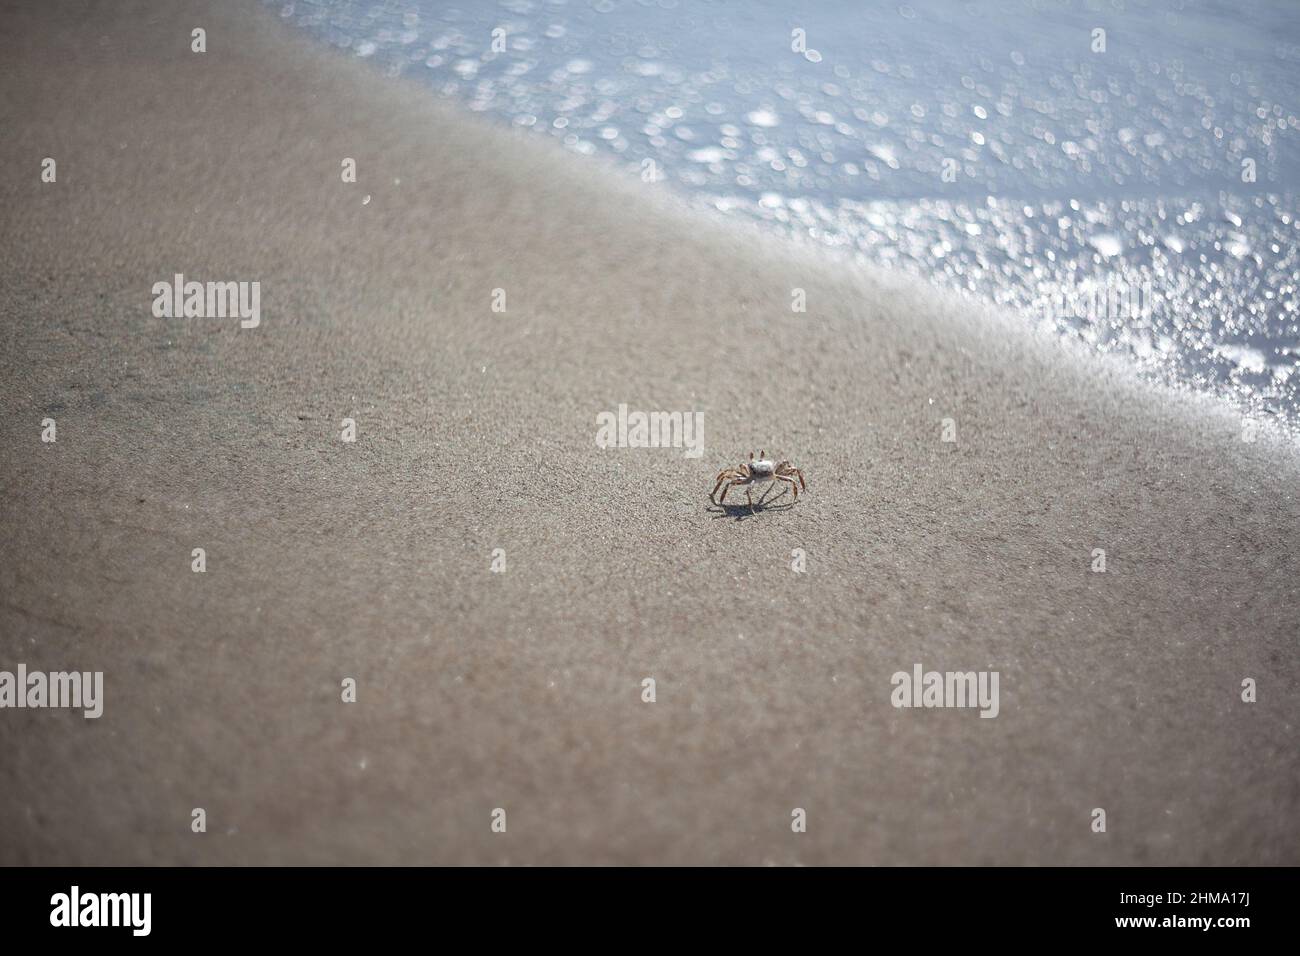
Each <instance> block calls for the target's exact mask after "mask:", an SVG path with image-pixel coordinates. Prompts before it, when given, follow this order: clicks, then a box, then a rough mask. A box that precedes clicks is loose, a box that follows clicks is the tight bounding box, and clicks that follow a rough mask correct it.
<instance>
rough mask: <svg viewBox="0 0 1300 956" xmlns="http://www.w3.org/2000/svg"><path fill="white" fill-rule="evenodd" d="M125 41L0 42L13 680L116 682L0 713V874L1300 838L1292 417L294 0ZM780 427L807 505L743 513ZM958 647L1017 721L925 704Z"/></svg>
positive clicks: (49, 25)
mask: <svg viewBox="0 0 1300 956" xmlns="http://www.w3.org/2000/svg"><path fill="white" fill-rule="evenodd" d="M121 11H125V12H119V10H118V8H114V9H111V10H99V11H94V12H91V13H86V12H85V11H82V10H80V9H78V8H77V7H76V6H75V5H72V4H66V5H65V4H59V3H52V4H50V5H49V6H48V7H47V8H43V9H41V10H40V11H39V12H33V11H31V10H22V11H16V12H15V13H14V14H13V16H14V29H13V30H12V31H11V33H9V34H8V35H6V36H5V37H4V38H0V53H3V58H2V59H0V62H5V63H6V64H7V66H6V70H7V80H8V83H7V85H8V86H9V87H10V88H11V94H10V96H9V97H8V98H7V102H6V104H5V105H4V107H3V110H4V114H5V115H4V117H3V118H4V121H5V122H4V124H3V125H4V126H5V127H6V129H7V130H10V131H11V134H10V135H9V136H7V137H6V139H5V141H4V142H0V156H3V159H4V160H5V162H6V163H7V164H8V166H9V168H10V169H12V170H17V171H21V170H29V171H31V175H19V174H18V173H15V175H14V176H12V177H9V178H8V179H7V180H6V181H4V182H3V183H0V198H3V201H4V203H5V205H6V208H7V209H9V210H11V214H10V216H9V217H8V222H7V225H6V228H5V230H4V234H3V242H4V248H5V257H4V263H3V265H0V270H3V278H4V281H3V284H2V285H3V288H4V289H5V291H4V293H3V294H2V296H0V301H2V302H3V309H4V312H5V316H4V318H5V321H4V322H3V323H0V326H2V329H3V331H0V363H3V369H4V380H5V382H6V388H5V389H4V390H3V405H2V407H0V408H2V411H3V428H4V439H5V447H6V448H7V449H9V456H8V458H9V462H8V467H7V468H6V469H5V470H4V474H3V481H4V495H3V499H4V501H3V505H0V509H2V513H3V520H4V524H5V526H6V528H7V529H8V534H7V535H6V538H7V541H6V549H5V557H4V559H3V561H0V589H2V590H3V592H4V594H5V600H4V602H3V606H2V609H0V633H3V634H4V635H5V636H4V639H3V641H2V642H0V650H3V659H0V670H6V669H9V670H11V669H12V668H13V667H14V666H16V665H17V664H19V663H20V662H21V663H23V664H25V665H26V666H27V667H28V668H29V669H31V670H43V671H50V672H54V671H67V670H78V671H89V672H99V671H102V672H103V673H104V685H103V696H102V706H103V714H102V716H101V717H100V718H98V719H96V720H93V721H87V720H84V719H82V718H81V716H80V715H76V716H75V718H74V717H73V715H71V714H60V713H54V712H48V711H40V710H30V709H27V710H24V711H22V712H18V711H10V710H3V711H0V748H3V749H4V751H5V752H6V754H9V755H10V759H9V760H7V761H6V762H5V763H4V764H3V765H0V814H3V815H4V816H5V818H6V819H9V820H10V821H13V825H12V826H11V827H10V828H9V832H8V836H7V838H6V840H5V841H4V842H3V844H2V845H0V863H5V864H36V863H39V864H46V865H60V864H74V863H75V864H90V865H100V864H145V865H149V864H281V863H298V864H318V863H390V864H409V863H445V864H471V863H473V864H482V863H553V864H575V863H637V864H641V863H655V864H708V863H736V864H746V863H767V862H771V863H778V864H787V863H796V862H797V863H808V864H832V863H841V864H849V863H878V864H987V863H999V864H1028V863H1041V864H1058V863H1072V864H1085V865H1098V864H1160V865H1166V864H1198V863H1210V864H1224V865H1232V864H1239V865H1250V864H1284V863H1285V864H1295V863H1296V862H1300V840H1298V839H1297V828H1298V827H1300V823H1297V821H1300V813H1298V812H1297V811H1300V786H1297V783H1298V782H1300V754H1297V751H1296V748H1295V746H1294V739H1293V728H1294V726H1295V725H1296V722H1297V720H1298V719H1300V695H1298V694H1297V690H1300V661H1297V659H1296V655H1295V647H1294V640H1295V633H1296V631H1295V628H1296V621H1297V619H1300V614H1298V613H1297V612H1298V610H1300V556H1297V555H1296V553H1295V549H1294V543H1295V542H1296V541H1297V540H1300V501H1298V500H1297V496H1296V492H1295V481H1294V476H1295V471H1294V464H1295V461H1296V458H1295V449H1294V448H1293V447H1291V446H1290V445H1289V444H1288V443H1286V442H1285V441H1284V440H1282V439H1276V440H1275V439H1274V438H1272V437H1270V436H1269V435H1268V434H1265V433H1261V435H1260V437H1259V440H1258V441H1256V442H1254V443H1246V442H1242V441H1241V440H1240V415H1239V414H1235V413H1234V411H1233V410H1231V409H1228V408H1227V407H1224V406H1221V405H1220V404H1219V403H1217V402H1214V401H1213V400H1209V399H1207V400H1204V401H1202V400H1199V399H1196V398H1195V397H1192V396H1187V395H1184V394H1182V393H1179V392H1175V391H1173V390H1163V389H1161V388H1160V387H1158V386H1149V385H1145V384H1143V383H1141V382H1140V381H1138V380H1137V376H1136V374H1130V371H1131V370H1127V369H1125V368H1124V367H1123V365H1122V363H1121V362H1120V361H1119V360H1105V359H1088V358H1086V357H1085V356H1082V355H1070V354H1067V353H1068V350H1067V349H1066V348H1063V347H1062V343H1060V342H1059V341H1057V340H1052V341H1048V340H1046V339H1044V338H1043V337H1041V336H1037V335H1035V334H1033V333H1032V331H1030V330H1027V329H1024V328H1023V324H1022V323H1019V322H1018V320H1016V319H1015V318H1014V317H1011V316H1006V315H1000V314H997V313H994V312H992V311H991V310H989V311H988V315H989V321H987V322H985V321H972V320H971V317H970V315H969V314H968V313H969V312H971V311H972V309H973V308H975V307H974V306H972V304H971V303H969V302H963V301H961V300H960V299H958V298H957V297H956V296H955V295H945V294H942V293H938V292H936V291H935V290H930V289H928V288H925V289H922V288H921V287H920V286H919V285H918V284H917V283H915V282H913V281H912V280H910V279H906V278H905V277H901V276H896V275H890V274H887V273H883V272H881V271H879V270H872V269H854V270H847V269H844V268H843V267H842V266H840V265H839V264H838V263H836V262H834V261H832V260H830V259H828V258H827V257H825V256H823V255H822V252H823V250H820V249H818V250H816V251H814V250H813V249H811V248H800V247H799V246H798V245H794V244H786V243H782V242H780V241H778V240H777V239H776V238H775V237H768V236H762V235H759V230H757V229H750V228H749V227H742V226H740V225H739V224H735V223H723V222H715V221H712V220H709V219H705V218H703V217H699V216H697V215H695V214H693V213H692V212H691V211H690V210H688V209H687V208H686V204H685V203H684V202H679V201H677V200H676V199H674V198H673V197H671V196H670V195H668V194H666V193H664V192H662V191H658V190H659V187H646V186H644V185H643V184H640V183H639V182H635V181H631V182H629V181H626V180H624V179H622V178H620V177H618V176H615V175H613V174H612V172H610V171H608V170H603V169H599V168H594V167H592V166H590V165H588V164H584V163H582V162H580V161H578V158H577V157H573V156H571V155H569V154H568V153H565V152H564V151H562V149H561V148H560V147H559V146H558V145H556V144H547V145H543V143H541V142H538V141H537V140H536V139H535V138H533V137H530V136H528V135H527V134H520V133H516V132H514V131H507V130H499V129H496V128H493V127H491V126H489V125H488V124H487V123H486V122H479V121H478V120H477V119H476V118H474V117H468V116H462V115H460V114H458V113H457V112H456V110H455V109H454V108H453V107H452V106H451V105H450V104H447V103H443V102H440V101H438V100H437V99H436V98H435V97H434V96H433V95H432V94H430V93H428V92H427V91H424V90H422V89H420V88H418V87H417V85H416V84H414V83H408V82H405V81H400V80H399V81H394V80H390V79H386V78H384V77H382V76H379V75H376V74H375V73H374V72H373V71H372V70H370V69H369V68H368V67H367V66H366V65H365V64H360V63H354V62H349V61H348V60H347V58H345V57H342V56H338V55H336V54H335V53H333V52H332V51H329V50H326V49H318V48H316V46H315V43H314V42H313V41H311V40H309V39H308V38H306V37H299V36H296V35H294V34H293V33H292V32H291V30H290V29H289V28H288V27H284V26H282V25H280V24H278V23H276V22H275V20H276V18H275V17H274V15H273V14H271V13H270V12H268V11H266V10H265V9H263V8H261V7H260V6H258V5H256V4H232V5H229V6H225V5H213V6H211V7H209V6H208V5H206V4H202V3H188V2H184V3H176V4H174V5H173V4H168V5H167V8H166V9H164V10H157V9H154V8H153V7H151V6H149V5H147V4H142V5H138V6H134V7H133V6H129V5H127V6H123V7H122V8H121ZM198 23H203V24H205V25H206V29H207V31H208V52H207V53H205V54H202V55H196V54H192V53H191V52H190V51H189V45H188V38H189V30H190V29H191V27H192V26H193V25H195V24H198ZM50 64H58V67H57V68H54V67H52V66H51V65H50ZM44 156H54V157H57V158H58V167H59V175H58V181H57V183H55V184H43V183H41V182H40V180H39V176H38V170H39V163H40V159H41V157H44ZM345 157H350V158H355V160H356V163H357V170H358V182H357V183H355V184H347V183H343V182H341V180H340V162H341V160H342V159H344V158H345ZM363 197H369V201H368V202H363ZM175 274H184V275H185V277H186V278H187V279H189V278H191V277H192V278H193V279H195V280H196V281H204V282H207V281H213V282H243V281H257V282H260V322H259V324H258V325H257V326H256V327H255V328H242V329H241V328H240V320H239V319H238V318H237V317H236V318H217V317H213V318H200V317H191V318H167V317H165V316H156V315H154V314H153V312H152V310H151V303H152V301H153V296H152V294H151V290H152V288H153V286H154V284H155V283H158V282H171V280H172V277H173V276H174V275H175ZM796 288H798V289H803V290H805V293H806V300H807V312H806V313H802V314H794V313H792V312H791V306H790V303H791V291H792V290H793V289H796ZM497 289H501V290H504V292H505V306H504V307H505V311H504V312H494V311H493V308H492V306H493V302H494V299H495V296H494V290H497ZM918 290H919V291H918ZM1026 333H1028V334H1026ZM1067 358H1068V359H1069V360H1068V361H1066V359H1067ZM620 405H626V406H627V407H629V408H631V409H634V410H642V411H646V412H649V411H655V410H666V411H668V412H673V411H677V412H682V413H690V412H698V413H700V414H702V415H703V417H704V421H705V426H704V433H703V434H704V443H703V454H702V455H701V456H700V457H699V458H698V459H694V458H688V457H686V456H684V455H682V454H681V452H680V450H667V449H641V448H607V449H601V448H599V447H597V444H596V440H595V439H596V436H597V430H598V427H599V424H598V418H597V416H598V415H599V414H600V413H602V412H609V410H611V409H618V408H619V407H620ZM45 418H51V419H54V420H56V421H57V429H58V433H57V441H56V442H53V443H43V442H42V441H41V427H40V423H41V422H42V420H43V419H45ZM944 419H951V420H952V421H953V424H954V429H955V437H956V441H953V442H945V441H943V440H942V434H943V431H944V429H945V428H946V426H945V424H944ZM345 420H351V421H352V422H353V423H354V428H355V431H354V435H355V438H356V440H355V441H354V442H348V441H346V440H343V439H341V437H340V433H341V430H346V425H345V424H344V422H345ZM751 448H753V449H754V450H759V449H766V450H767V451H770V452H772V453H773V454H777V455H780V456H782V457H788V458H790V459H791V460H793V461H794V463H795V464H796V465H798V466H799V467H800V468H802V469H803V471H804V472H805V473H806V474H807V477H808V493H807V494H806V495H805V494H801V495H800V498H799V501H798V502H797V503H796V504H793V506H791V507H786V504H785V503H784V502H782V503H780V504H776V505H774V506H773V507H771V508H768V509H765V510H763V511H761V512H760V513H759V514H757V515H756V516H753V517H751V516H749V515H748V513H747V511H746V512H742V511H741V510H740V509H736V510H734V511H727V512H721V513H718V512H715V511H712V510H711V509H710V506H709V503H708V500H707V495H708V491H709V488H710V487H712V484H713V479H714V477H715V475H716V474H717V472H718V471H719V470H720V469H722V468H724V467H732V466H734V465H736V464H738V463H739V462H740V461H742V460H743V458H744V456H745V455H746V454H747V452H748V451H749V450H750V449H751ZM741 497H742V498H743V495H742V496H741ZM195 548H202V549H203V550H204V556H205V562H206V568H205V570H204V571H203V572H202V573H195V570H194V569H193V568H192V562H193V561H194V560H196V559H195V558H194V557H193V549H195ZM1098 548H1101V549H1103V550H1105V552H1106V555H1105V558H1106V570H1105V572H1104V573H1097V572H1094V571H1092V570H1091V566H1092V565H1093V563H1094V561H1095V556H1094V554H1093V552H1094V550H1095V549H1098ZM498 550H500V551H501V552H502V555H501V560H502V562H503V567H502V569H501V570H499V571H498V570H494V569H493V564H494V562H496V561H497V560H498V559H497V557H496V552H497V551H498ZM795 551H802V552H803V554H804V558H805V559H806V565H805V570H804V571H795V570H792V568H791V562H792V560H796V558H795V555H794V552H795ZM922 666H923V667H924V668H925V669H926V670H934V671H936V672H946V673H952V672H967V671H972V672H973V671H978V672H990V673H991V672H997V673H999V674H1000V683H999V684H997V685H995V686H998V687H999V688H1000V706H999V707H998V713H997V717H996V719H979V717H978V715H977V714H976V713H974V712H971V711H970V710H960V709H949V708H943V709H937V710H933V711H931V710H926V709H924V708H920V709H900V708H898V707H895V706H893V705H892V704H891V700H890V698H891V691H892V689H893V688H892V687H891V675H894V674H895V673H898V672H906V673H912V672H913V669H914V668H921V667H922ZM347 678H352V679H355V681H356V703H346V702H344V701H343V700H342V699H341V698H340V682H341V681H343V680H345V679H347ZM647 678H653V679H654V680H655V682H656V684H655V686H656V694H657V697H656V700H655V701H654V702H653V703H648V702H645V701H644V700H643V697H642V694H643V692H644V691H643V681H644V680H645V679H647ZM1244 678H1252V679H1255V680H1256V681H1258V684H1259V695H1258V700H1257V701H1256V702H1255V703H1251V704H1247V703H1245V702H1243V701H1242V700H1241V699H1240V684H1241V681H1242V679H1244ZM990 709H991V708H990ZM198 807H202V808H204V809H205V811H206V816H207V820H208V832H207V833H206V834H205V835H204V836H199V835H197V834H194V833H192V832H191V830H190V818H191V813H192V810H193V809H194V808H198ZM1097 807H1103V808H1105V809H1106V811H1107V814H1108V818H1109V821H1110V829H1109V832H1107V833H1105V834H1098V833H1093V832H1092V830H1091V827H1090V824H1091V821H1092V818H1091V816H1090V815H1091V813H1092V811H1093V809H1094V808H1097ZM495 808H505V809H506V810H507V811H508V814H509V829H508V833H507V834H504V835H503V834H496V833H493V832H492V831H491V829H490V822H491V814H492V812H493V810H494V809H495ZM792 808H805V809H806V810H807V811H808V819H809V826H808V830H807V832H806V833H802V834H799V835H797V836H796V835H794V834H792V832H791V830H790V816H791V811H792Z"/></svg>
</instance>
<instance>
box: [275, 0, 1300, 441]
mask: <svg viewBox="0 0 1300 956" xmlns="http://www.w3.org/2000/svg"><path fill="white" fill-rule="evenodd" d="M266 2H267V5H268V6H269V7H271V8H272V9H274V10H277V11H278V12H279V14H280V16H281V17H282V18H283V19H284V20H285V21H287V22H290V23H293V24H295V25H298V26H300V27H302V28H304V29H307V30H309V31H311V32H312V33H313V34H315V35H316V36H318V37H319V38H320V39H321V40H323V41H324V42H327V43H329V44H332V45H333V46H336V47H338V48H340V49H343V50H345V51H348V52H350V54H351V55H355V56H357V57H362V58H365V59H367V60H370V61H372V62H374V63H375V64H376V66H377V67H378V68H380V69H383V70H385V71H387V72H389V73H394V74H403V75H406V76H411V77H415V78H417V79H419V80H420V81H422V82H423V83H425V84H427V85H428V87H429V88H430V90H431V91H433V92H435V93H436V94H438V95H442V96H446V97H450V98H452V99H454V100H456V101H457V102H459V103H461V104H463V106H464V107H465V108H466V109H467V110H471V111H474V112H478V113H486V114H489V115H490V116H492V117H495V118H497V119H499V121H500V122H502V123H510V124H514V125H517V126H522V127H527V128H529V129H531V130H535V131H536V132H537V133H538V134H539V135H549V136H554V137H556V138H557V139H559V140H561V141H562V142H563V143H564V145H565V146H566V147H568V148H569V149H571V150H573V151H574V152H575V153H578V154H582V155H586V156H597V155H601V156H605V157H607V158H610V159H612V160H614V161H615V162H617V163H620V164H622V165H624V166H626V168H627V170H628V172H629V174H634V175H639V176H641V177H642V178H643V179H654V180H655V181H659V182H662V183H663V184H664V185H665V186H667V187H668V188H674V189H678V190H680V191H682V192H683V193H684V194H686V195H687V196H688V197H690V198H691V199H692V201H694V202H695V203H697V204H699V205H702V206H707V207H710V208H711V209H713V210H716V211H717V212H718V213H720V214H725V215H731V216H741V217H746V218H749V219H752V220H757V221H760V222H762V223H764V224H765V225H766V226H767V227H769V228H772V229H775V230H778V231H781V232H783V233H787V234H791V235H794V236H797V237H800V238H802V239H804V240H811V241H814V242H819V243H823V244H825V245H826V246H828V247H835V248H837V249H840V250H844V251H847V252H849V253H850V254H852V255H855V256H861V257H862V258H864V259H866V260H869V261H871V262H874V263H877V264H882V265H885V266H889V267H892V268H897V269H900V270H905V271H907V272H909V273H913V274H916V275H919V276H923V277H926V278H928V279H930V280H931V281H933V282H935V283H938V284H941V285H944V286H946V287H949V288H952V289H956V290H959V291H961V292H963V293H966V294H969V295H971V296H975V297H977V298H979V299H981V300H984V301H987V302H991V303H997V304H999V305H1001V306H1003V307H1006V308H1009V309H1012V310H1014V311H1016V312H1017V313H1019V314H1022V315H1023V316H1024V319H1025V321H1026V323H1028V324H1034V325H1046V326H1048V327H1050V328H1051V329H1053V330H1055V331H1057V332H1058V333H1059V334H1061V335H1065V336H1069V337H1074V338H1077V339H1079V340H1081V341H1082V342H1084V343H1086V344H1087V345H1088V346H1090V347H1092V348H1095V349H1097V350H1099V351H1105V352H1117V353H1121V354H1123V355H1125V356H1127V357H1129V358H1130V359H1131V360H1132V361H1133V362H1134V363H1136V365H1137V366H1139V367H1140V369H1141V370H1142V371H1143V373H1144V374H1146V375H1148V376H1149V377H1151V378H1152V379H1155V380H1158V381H1161V382H1164V383H1170V384H1176V385H1180V386H1184V387H1187V388H1191V389H1195V390H1198V391H1208V392H1212V393H1215V394H1217V395H1220V396H1222V397H1223V398H1224V399H1225V400H1227V401H1231V402H1235V403H1237V404H1238V405H1239V406H1240V407H1241V408H1242V410H1243V412H1244V413H1245V414H1246V415H1249V416H1251V417H1255V418H1257V419H1272V420H1275V421H1277V422H1279V423H1280V424H1282V426H1283V427H1284V428H1285V429H1287V430H1288V431H1289V432H1290V434H1291V435H1292V436H1293V437H1297V438H1300V374H1298V371H1300V290H1298V285H1300V209H1298V208H1297V196H1298V195H1300V175H1297V174H1300V151H1298V146H1300V115H1298V114H1300V96H1298V95H1297V94H1298V93H1300V2H1296V0H1260V2H1216V0H1202V2H1197V0H1160V2H1154V0H1153V2H1150V3H1134V2H1131V0H1106V2H1047V0H1040V2H1030V0H1021V2H1014V0H1002V2H955V0H908V2H906V3H898V2H892V3H861V2H859V3H852V2H842V0H822V2H816V3H768V2H761V0H747V2H746V0H715V2H705V0H501V2H465V3H460V4H457V3H447V2H440V0H386V2H375V0H370V2H364V0H311V2H309V0H292V2H290V0H266ZM1098 31H1104V32H1098ZM972 321H977V320H976V319H972Z"/></svg>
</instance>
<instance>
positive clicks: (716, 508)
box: [704, 489, 795, 521]
mask: <svg viewBox="0 0 1300 956" xmlns="http://www.w3.org/2000/svg"><path fill="white" fill-rule="evenodd" d="M789 497H790V491H789V489H786V490H784V491H782V492H781V493H780V494H778V495H775V496H774V497H772V498H771V500H770V501H769V500H768V498H767V496H764V497H762V498H759V499H758V500H757V501H755V502H754V509H753V511H751V510H750V508H749V502H748V501H743V502H741V503H740V504H733V503H731V502H724V503H722V504H718V503H717V502H716V501H714V502H711V503H710V507H708V508H705V509H704V510H705V511H707V512H708V513H709V514H711V515H713V520H714V521H717V520H718V519H719V518H735V519H736V520H737V521H743V520H744V519H746V518H757V517H758V516H759V515H761V514H762V513H763V512H765V511H789V510H790V509H791V508H793V507H794V504H795V499H793V498H790V500H789V501H785V502H783V503H780V504H778V502H781V499H783V498H789Z"/></svg>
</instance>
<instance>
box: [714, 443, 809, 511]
mask: <svg viewBox="0 0 1300 956" xmlns="http://www.w3.org/2000/svg"><path fill="white" fill-rule="evenodd" d="M796 478H798V481H796V480H795V479H796ZM770 481H781V482H786V483H788V484H789V485H790V488H791V490H792V491H793V492H794V497H795V500H796V501H798V500H799V489H800V488H803V490H804V491H807V490H808V486H807V485H806V484H804V480H803V472H802V471H800V470H799V469H798V468H796V467H794V465H792V464H790V462H788V461H786V460H785V459H782V460H781V461H772V460H771V459H769V458H768V457H767V452H766V451H760V452H759V453H758V458H757V459H755V458H754V453H753V452H752V451H751V452H750V453H749V461H746V462H741V464H740V467H739V468H724V469H723V470H722V471H721V472H720V473H719V474H718V483H717V484H716V485H714V486H713V491H711V492H709V500H710V501H712V502H713V503H714V504H717V505H720V504H723V503H725V502H726V500H727V492H728V491H730V490H731V486H732V485H744V486H745V498H746V499H748V501H749V511H750V514H756V512H755V511H754V496H753V493H752V491H753V490H752V488H751V487H750V486H751V485H766V484H767V483H768V482H770ZM724 484H725V485H726V487H723V485H724ZM719 488H722V497H721V498H714V495H716V494H717V493H718V489H719ZM762 500H763V498H762V496H761V495H760V496H759V501H762Z"/></svg>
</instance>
